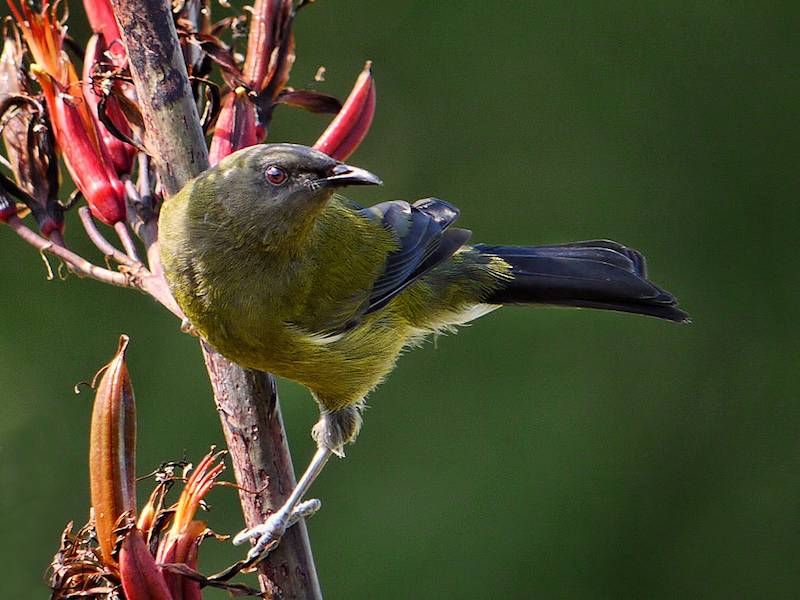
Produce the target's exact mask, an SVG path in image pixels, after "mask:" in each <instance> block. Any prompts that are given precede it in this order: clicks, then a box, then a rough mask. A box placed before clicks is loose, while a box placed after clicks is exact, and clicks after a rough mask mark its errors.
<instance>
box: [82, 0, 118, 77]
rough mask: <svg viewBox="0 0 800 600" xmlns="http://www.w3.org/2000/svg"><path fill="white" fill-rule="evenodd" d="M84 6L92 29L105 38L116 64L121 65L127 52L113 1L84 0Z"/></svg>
mask: <svg viewBox="0 0 800 600" xmlns="http://www.w3.org/2000/svg"><path fill="white" fill-rule="evenodd" d="M83 8H84V10H85V11H86V18H87V19H89V26H90V27H91V28H92V31H93V32H95V33H97V34H100V35H102V36H103V38H105V40H106V44H108V46H109V47H110V48H111V55H112V57H113V58H114V64H115V65H117V66H121V65H122V64H123V63H124V62H125V58H126V52H125V46H124V45H123V44H122V38H121V36H120V32H119V25H118V24H117V20H116V19H115V18H114V10H113V9H112V8H111V2H109V0H83Z"/></svg>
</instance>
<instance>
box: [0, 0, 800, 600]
mask: <svg viewBox="0 0 800 600" xmlns="http://www.w3.org/2000/svg"><path fill="white" fill-rule="evenodd" d="M793 4H794V3H786V5H785V6H784V5H782V4H781V3H777V2H772V3H755V2H751V3H741V2H718V1H713V2H712V1H708V0H703V1H702V2H698V1H695V2H688V1H687V2H677V1H673V2H632V1H626V2H613V3H598V2H577V3H574V2H570V3H565V2H552V1H551V2H533V1H524V2H523V1H516V2H477V1H473V2H466V1H459V2H456V1H439V2H425V1H420V0H416V1H411V0H407V1H405V2H391V3H390V2H374V1H370V0H349V1H347V2H345V1H343V0H339V1H336V0H319V1H318V2H317V4H316V5H315V6H313V7H311V8H309V9H308V10H307V11H304V12H303V13H302V14H301V16H300V18H299V20H298V23H297V39H298V60H297V63H296V67H295V70H294V72H293V77H292V81H291V83H292V84H293V85H295V86H297V87H302V86H306V85H309V84H310V83H312V82H313V75H314V73H315V71H316V70H317V67H318V66H319V65H325V66H326V67H327V69H328V71H327V72H328V76H327V82H326V83H324V84H320V85H319V86H318V87H319V89H321V90H323V91H328V92H331V93H335V94H339V95H342V96H343V95H345V94H346V93H347V91H348V90H349V87H350V85H351V84H352V81H353V80H354V79H355V76H356V75H357V73H358V71H359V70H360V68H361V65H362V62H363V60H364V59H366V58H371V59H373V60H374V61H375V74H376V78H377V84H378V112H377V117H376V120H375V122H374V125H373V128H372V131H371V133H370V135H369V137H368V139H367V141H366V142H365V143H364V145H363V146H362V148H361V149H360V150H359V152H358V153H357V154H356V155H355V156H354V157H353V159H352V162H354V163H355V164H358V165H361V166H364V167H367V168H369V169H370V170H373V171H375V172H376V173H378V174H380V175H381V176H382V177H383V179H384V181H385V182H386V184H385V186H384V187H383V188H381V189H376V190H363V191H362V190H357V191H354V192H353V193H354V197H356V198H358V199H359V200H361V201H363V202H365V203H374V202H378V201H381V200H386V199H394V198H405V199H416V198H419V197H425V196H429V195H435V196H439V197H442V198H445V199H447V200H449V201H451V202H454V203H455V204H457V205H458V206H460V207H461V209H462V221H461V224H462V225H464V226H466V227H469V228H471V229H473V230H474V232H475V235H474V239H476V240H480V241H485V242H503V243H555V242H566V241H574V240H581V239H589V238H595V237H609V238H612V239H615V240H619V241H622V242H625V243H628V244H630V245H631V246H633V247H635V248H638V249H640V250H642V251H643V252H644V253H645V254H646V255H647V257H648V259H649V262H650V269H651V274H652V277H653V279H654V280H655V281H657V282H659V283H661V284H662V285H664V286H665V287H667V288H668V289H669V290H671V291H672V292H674V293H675V294H676V295H677V296H678V297H679V298H680V299H681V302H682V305H683V306H684V307H686V309H687V310H689V311H690V312H691V314H692V316H693V318H694V323H693V324H692V325H690V326H677V325H673V324H670V323H663V322H660V321H656V320H651V319H646V318H637V317H635V316H631V315H621V314H610V313H598V312H589V311H572V310H557V309H538V310H525V309H506V310H502V311H499V312H497V313H494V314H492V315H491V316H489V317H487V318H484V319H482V320H480V321H478V322H476V323H475V324H474V325H473V326H471V327H467V328H464V329H462V330H461V332H460V333H459V334H458V335H457V336H447V337H442V338H440V339H438V341H437V342H436V343H429V344H427V345H426V346H424V347H423V348H421V349H418V350H415V351H413V352H411V353H410V354H408V355H407V356H405V357H404V358H403V359H402V360H401V361H400V363H399V365H398V368H397V370H396V371H395V373H394V375H393V376H392V377H391V379H390V380H389V381H388V382H387V383H386V384H384V385H383V386H382V387H381V388H379V390H378V391H376V392H375V393H374V394H373V395H372V397H371V398H370V405H371V406H372V409H371V410H369V412H368V413H367V416H366V426H365V428H364V431H363V433H362V435H361V437H360V439H359V441H358V444H356V445H355V446H354V447H352V448H351V449H350V450H349V452H348V457H347V459H346V460H343V461H338V460H337V461H334V462H333V463H332V464H331V465H330V466H329V468H328V469H327V470H326V472H325V473H324V474H323V476H322V477H321V479H320V480H319V482H318V483H317V484H316V485H315V486H314V489H313V492H314V496H317V497H320V498H322V499H323V501H324V509H323V510H322V511H321V512H320V513H319V514H318V515H317V516H315V517H314V518H313V520H311V521H310V523H309V528H310V533H311V538H312V542H313V547H314V554H315V557H316V560H317V564H318V567H319V574H320V578H321V582H322V586H323V590H324V591H325V594H326V597H327V598H331V599H339V598H386V599H390V598H456V597H470V598H531V597H543V598H550V597H571V598H620V597H630V598H634V597H636V598H681V597H703V598H711V597H719V598H728V597H741V598H744V597H751V598H755V597H760V598H781V597H785V598H789V597H796V595H797V590H798V587H799V586H800V558H798V556H800V554H799V553H798V541H799V538H798V534H800V531H799V530H800V521H799V520H798V515H799V514H800V473H799V472H798V471H799V470H800V469H799V468H798V467H800V465H799V464H798V461H799V459H800V442H799V441H798V431H799V430H800V409H799V408H798V399H797V392H796V390H797V385H796V383H795V380H796V370H797V366H798V358H800V356H799V355H800V352H799V350H800V348H799V347H798V341H797V333H798V331H797V325H796V317H795V316H794V315H795V314H796V313H795V311H796V309H797V302H798V298H797V296H798V290H799V289H800V288H798V285H797V282H796V281H797V276H796V272H795V268H796V263H797V260H796V254H797V247H796V245H797V244H796V242H797V239H798V237H797V234H796V231H795V227H796V223H797V222H798V211H797V208H796V203H797V199H798V192H799V191H800V190H798V166H799V165H800V153H798V147H800V126H799V125H798V122H800V119H798V100H799V99H800V89H798V87H799V83H798V82H800V77H798V71H797V65H798V59H800V47H798V43H797V42H798V38H797V31H798V23H800V11H798V10H797V9H796V8H790V6H791V5H793ZM72 5H73V6H72V7H73V12H78V3H77V2H72ZM325 124H326V119H325V118H324V117H320V116H315V115H308V114H305V113H300V112H297V111H292V110H287V109H279V110H278V111H277V115H276V119H275V121H274V126H273V128H272V133H271V138H270V139H271V140H273V141H295V142H305V143H311V142H313V140H314V139H315V137H316V135H317V134H318V132H320V131H321V129H322V128H323V127H324V125H325ZM74 225H75V224H74V223H73V224H72V226H71V227H70V231H69V232H68V233H72V234H73V236H72V237H71V238H70V239H71V240H73V241H72V243H74V244H75V246H76V247H77V248H79V249H81V250H82V251H85V252H86V253H89V252H90V250H89V249H88V247H87V246H86V245H85V244H84V243H83V241H82V236H81V235H80V233H79V231H78V227H76V226H74ZM0 282H2V283H0V286H2V287H1V288H0V289H2V297H3V300H4V302H3V305H4V308H5V311H4V315H5V318H4V320H3V325H2V328H0V353H2V361H0V393H2V402H0V531H2V544H0V562H1V563H2V564H3V565H4V566H5V575H4V577H3V583H2V584H0V585H1V587H2V588H3V589H4V590H5V591H4V593H3V594H2V596H3V597H4V598H44V597H46V596H47V590H46V589H45V587H44V583H43V573H44V571H45V568H46V566H47V564H48V562H49V560H50V557H51V556H52V554H53V552H54V551H55V549H56V547H57V542H58V536H59V534H60V532H61V530H62V529H63V527H64V524H65V523H66V522H67V521H69V520H71V519H74V520H76V521H78V522H83V521H84V520H85V518H86V516H87V507H88V483H87V473H86V471H87V466H86V453H87V422H88V418H89V413H90V397H91V394H89V393H83V394H81V395H80V396H75V394H74V393H73V392H72V386H73V385H74V384H75V383H76V382H79V381H82V380H88V379H90V378H91V376H92V374H93V373H94V371H95V370H96V369H97V368H98V367H99V366H100V365H101V364H103V363H104V362H106V361H107V360H108V358H109V357H110V356H111V354H112V353H113V351H114V349H115V347H116V338H117V335H118V334H119V333H120V332H126V333H128V334H130V335H131V337H132V339H133V342H132V346H131V351H130V367H131V370H132V374H133V377H134V383H135V387H136V391H137V397H138V401H139V426H140V436H139V461H138V462H139V471H140V472H142V473H144V472H147V471H149V470H150V469H151V468H152V467H153V466H155V465H157V464H158V463H159V462H161V461H163V460H167V459H171V458H179V457H181V456H183V455H184V454H185V455H186V456H188V457H190V458H197V457H199V456H200V455H201V454H203V453H204V452H205V450H206V449H207V447H208V445H209V444H212V443H217V444H219V443H220V442H221V434H220V430H219V426H218V423H217V418H216V415H215V412H214V410H213V405H212V402H211V400H210V393H209V387H208V383H207V380H206V375H205V371H204V368H203V364H202V361H201V357H200V353H199V350H198V346H197V343H196V341H195V340H194V339H192V338H190V337H189V336H185V335H181V334H179V332H178V327H177V323H176V322H175V321H174V320H173V319H172V318H170V316H169V315H167V314H165V311H163V310H162V309H160V308H159V307H158V306H156V305H155V304H154V303H153V302H152V301H151V300H149V299H148V298H146V297H143V296H140V295H137V294H134V293H131V292H127V291H121V290H117V289H111V288H108V287H104V286H102V285H100V284H97V283H94V282H88V281H79V280H77V279H75V278H71V279H70V280H68V281H66V282H59V281H55V282H49V281H46V280H45V271H44V268H43V265H42V262H41V260H40V258H39V257H38V256H37V254H36V253H35V252H34V251H32V250H31V249H30V248H28V247H26V246H24V245H23V244H21V243H20V242H19V241H17V239H15V236H14V235H13V234H12V233H11V231H9V230H7V229H6V230H3V229H0ZM279 385H280V392H281V401H282V404H283V409H284V413H285V418H286V421H287V425H288V428H289V437H290V440H291V443H292V450H293V454H294V460H295V464H296V465H297V466H300V465H302V464H304V463H305V462H306V461H307V459H308V458H309V457H310V455H311V453H312V452H313V446H312V442H311V440H310V438H309V428H310V427H311V425H312V423H313V422H314V420H315V418H316V409H315V406H314V404H313V403H312V402H311V401H310V399H309V397H308V394H307V393H306V392H305V391H304V390H303V389H302V388H300V387H298V386H296V385H294V384H291V383H288V382H283V381H281V382H280V384H279ZM210 501H211V503H212V504H213V510H212V512H211V513H210V514H209V515H208V519H209V521H210V524H211V526H212V527H213V528H214V529H216V530H218V531H221V532H232V531H236V530H238V529H239V527H240V525H241V522H240V516H239V513H238V509H237V502H236V498H235V494H234V493H233V492H231V491H230V490H225V489H224V488H221V489H219V490H217V491H215V492H213V493H212V495H211V498H210ZM202 554H203V556H202V560H203V563H202V567H203V569H204V570H206V571H213V570H216V569H218V568H220V567H222V566H224V565H225V564H226V563H228V562H230V561H233V560H235V559H236V558H237V557H239V556H240V553H239V549H234V548H233V547H231V546H229V545H226V544H219V543H215V542H207V543H206V545H205V546H204V549H203V553H202ZM208 597H210V598H223V597H225V596H224V595H223V594H221V593H218V594H214V593H209V594H208Z"/></svg>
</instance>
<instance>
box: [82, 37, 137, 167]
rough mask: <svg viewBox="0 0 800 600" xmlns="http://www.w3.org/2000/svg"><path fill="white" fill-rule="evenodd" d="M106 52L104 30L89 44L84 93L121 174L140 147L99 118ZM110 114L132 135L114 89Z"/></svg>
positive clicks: (107, 105)
mask: <svg viewBox="0 0 800 600" xmlns="http://www.w3.org/2000/svg"><path fill="white" fill-rule="evenodd" d="M105 53H106V44H105V39H104V37H103V35H102V34H98V33H96V34H94V35H93V36H92V37H91V38H90V39H89V43H88V44H87V45H86V55H85V56H84V59H83V97H84V98H85V99H86V102H87V105H88V109H89V114H91V115H92V121H93V122H94V126H95V128H96V130H97V132H98V133H99V134H100V137H101V138H102V141H103V145H104V146H105V147H106V151H107V152H108V156H109V157H110V158H111V161H112V163H113V164H114V169H115V171H116V173H117V174H118V175H127V174H128V173H130V172H131V169H132V168H133V160H134V158H135V157H136V148H134V147H133V146H131V145H130V144H126V143H125V142H123V141H122V140H120V139H119V138H117V137H116V136H114V135H112V134H111V132H110V131H108V129H107V128H106V126H105V125H103V124H102V123H101V122H100V120H99V118H98V113H97V109H98V105H99V104H100V98H101V95H102V94H103V91H102V89H98V88H99V86H97V85H95V84H96V77H95V74H96V73H97V71H98V70H99V69H100V68H101V65H102V62H103V57H104V56H105ZM106 82H107V83H108V84H110V85H113V82H112V80H110V79H107V80H106ZM104 110H105V113H106V116H107V117H108V118H109V119H110V120H111V122H112V123H113V124H114V126H115V127H116V128H117V129H118V130H119V131H120V132H121V133H123V134H124V135H126V136H128V137H129V138H130V137H131V135H132V134H131V128H130V126H129V125H128V121H127V119H125V115H124V114H123V112H122V109H121V108H120V106H119V102H118V101H117V99H116V98H115V97H114V96H113V95H112V94H110V93H108V95H107V96H106V102H105V109H104Z"/></svg>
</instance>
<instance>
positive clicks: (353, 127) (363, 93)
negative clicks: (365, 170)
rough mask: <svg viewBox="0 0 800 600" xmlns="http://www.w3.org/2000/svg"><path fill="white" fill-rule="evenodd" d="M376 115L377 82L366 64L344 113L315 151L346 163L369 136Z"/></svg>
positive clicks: (346, 102) (337, 116)
mask: <svg viewBox="0 0 800 600" xmlns="http://www.w3.org/2000/svg"><path fill="white" fill-rule="evenodd" d="M374 115H375V81H374V79H373V78H372V62H371V61H367V63H366V65H364V70H363V71H361V74H360V75H359V76H358V79H357V80H356V83H355V86H353V91H352V92H350V95H349V96H348V97H347V100H346V101H345V103H344V106H342V110H340V111H339V114H338V115H336V117H335V118H334V119H333V121H331V124H330V125H328V128H327V129H326V130H325V132H324V133H323V134H322V135H321V136H320V137H319V139H318V140H317V141H316V143H315V144H314V148H316V149H317V150H319V151H321V152H324V153H325V154H327V155H328V156H331V157H333V158H335V159H336V160H346V159H347V158H348V157H349V156H350V155H351V154H353V152H355V151H356V148H358V146H359V145H360V144H361V142H362V141H363V139H364V138H365V137H366V135H367V132H368V131H369V127H370V125H371V124H372V118H373V116H374Z"/></svg>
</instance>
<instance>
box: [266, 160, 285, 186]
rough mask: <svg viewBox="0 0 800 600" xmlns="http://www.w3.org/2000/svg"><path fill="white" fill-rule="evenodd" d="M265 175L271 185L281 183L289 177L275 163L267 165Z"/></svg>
mask: <svg viewBox="0 0 800 600" xmlns="http://www.w3.org/2000/svg"><path fill="white" fill-rule="evenodd" d="M266 175H267V181H269V182H270V183H271V184H272V185H282V184H283V183H284V182H285V181H286V180H287V179H288V178H289V175H287V173H286V171H285V170H283V169H281V168H280V167H276V166H275V165H272V166H269V167H267V170H266Z"/></svg>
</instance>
